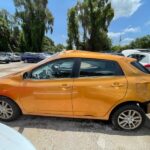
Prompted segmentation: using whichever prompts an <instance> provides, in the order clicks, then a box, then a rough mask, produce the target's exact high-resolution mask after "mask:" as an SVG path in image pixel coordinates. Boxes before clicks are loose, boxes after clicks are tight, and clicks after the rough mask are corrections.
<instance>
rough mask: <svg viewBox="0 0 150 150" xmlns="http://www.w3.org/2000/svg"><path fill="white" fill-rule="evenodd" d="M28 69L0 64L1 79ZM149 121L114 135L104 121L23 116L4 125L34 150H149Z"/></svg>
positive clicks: (16, 65)
mask: <svg viewBox="0 0 150 150" xmlns="http://www.w3.org/2000/svg"><path fill="white" fill-rule="evenodd" d="M28 65H30V64H24V63H11V64H6V65H5V64H0V76H4V75H7V74H10V73H13V72H15V71H18V70H20V69H22V67H23V66H28ZM149 118H150V115H149ZM149 118H147V120H146V124H145V126H144V127H143V128H142V129H140V130H139V131H136V132H123V131H115V130H113V129H112V126H111V124H110V123H109V122H106V121H94V120H83V119H68V118H55V117H39V116H22V117H21V118H19V119H18V120H16V121H14V122H10V123H7V125H8V126H10V127H13V128H14V129H16V130H17V131H19V132H20V133H21V134H23V135H24V136H25V137H26V138H28V139H29V140H30V141H31V142H32V143H33V145H34V146H35V147H36V148H37V150H150V119H149ZM5 124H6V123H5Z"/></svg>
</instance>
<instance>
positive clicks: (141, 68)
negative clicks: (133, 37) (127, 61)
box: [131, 61, 150, 74]
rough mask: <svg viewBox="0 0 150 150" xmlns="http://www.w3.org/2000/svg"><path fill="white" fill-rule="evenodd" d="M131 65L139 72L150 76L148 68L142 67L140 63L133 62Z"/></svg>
mask: <svg viewBox="0 0 150 150" xmlns="http://www.w3.org/2000/svg"><path fill="white" fill-rule="evenodd" d="M131 64H132V66H134V67H135V68H137V69H138V70H140V71H142V72H144V73H147V74H150V71H149V70H148V69H147V68H145V67H144V66H143V65H141V64H140V63H139V62H138V61H133V62H131Z"/></svg>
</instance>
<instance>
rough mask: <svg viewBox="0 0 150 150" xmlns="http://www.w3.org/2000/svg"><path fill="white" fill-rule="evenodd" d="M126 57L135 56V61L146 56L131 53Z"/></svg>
mask: <svg viewBox="0 0 150 150" xmlns="http://www.w3.org/2000/svg"><path fill="white" fill-rule="evenodd" d="M128 57H130V58H135V59H137V61H142V60H143V59H144V58H145V57H146V56H145V55H140V54H131V55H129V56H128Z"/></svg>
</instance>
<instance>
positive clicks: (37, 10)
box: [14, 0, 54, 52]
mask: <svg viewBox="0 0 150 150" xmlns="http://www.w3.org/2000/svg"><path fill="white" fill-rule="evenodd" d="M14 4H15V7H16V17H17V18H18V19H19V20H20V21H19V22H20V25H21V28H22V36H23V37H22V40H24V41H22V42H24V44H25V50H27V51H34V52H41V51H42V42H43V38H44V35H45V32H48V31H49V30H50V32H51V33H52V31H53V21H54V18H53V16H52V14H51V12H50V11H49V10H48V8H47V4H48V0H14Z"/></svg>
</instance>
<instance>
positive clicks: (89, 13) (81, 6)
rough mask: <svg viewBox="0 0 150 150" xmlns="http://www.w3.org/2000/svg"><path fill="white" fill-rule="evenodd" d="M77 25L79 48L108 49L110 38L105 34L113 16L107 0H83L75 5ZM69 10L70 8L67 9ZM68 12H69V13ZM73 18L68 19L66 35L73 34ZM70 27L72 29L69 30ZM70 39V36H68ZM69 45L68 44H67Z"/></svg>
mask: <svg viewBox="0 0 150 150" xmlns="http://www.w3.org/2000/svg"><path fill="white" fill-rule="evenodd" d="M75 8H76V9H74V8H73V10H74V11H76V14H77V16H76V18H77V23H76V24H77V25H76V27H78V26H79V27H78V28H79V29H80V33H81V34H80V37H79V38H78V39H80V41H79V44H80V48H82V49H85V50H91V51H103V50H109V49H110V46H111V40H110V39H109V38H108V36H107V32H108V27H109V25H110V22H111V21H112V19H113V17H114V10H113V9H112V7H111V3H110V1H109V0H83V1H82V2H78V3H77V5H76V6H75ZM69 12H70V10H69ZM69 14H70V13H69ZM72 22H73V19H70V20H69V19H68V29H69V30H68V35H72V34H73V31H74V30H73V28H74V24H72ZM71 29H72V30H71ZM68 41H70V43H71V41H72V36H68ZM68 45H69V44H68Z"/></svg>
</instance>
